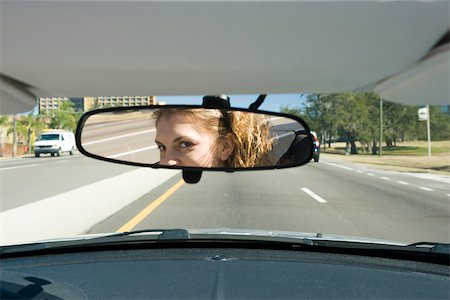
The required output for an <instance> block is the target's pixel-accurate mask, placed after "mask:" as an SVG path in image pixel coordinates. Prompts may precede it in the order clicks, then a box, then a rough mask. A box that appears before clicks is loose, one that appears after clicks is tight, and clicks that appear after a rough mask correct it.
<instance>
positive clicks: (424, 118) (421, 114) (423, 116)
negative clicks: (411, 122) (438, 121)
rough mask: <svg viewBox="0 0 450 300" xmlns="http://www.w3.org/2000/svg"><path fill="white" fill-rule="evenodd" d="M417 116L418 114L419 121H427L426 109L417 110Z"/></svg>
mask: <svg viewBox="0 0 450 300" xmlns="http://www.w3.org/2000/svg"><path fill="white" fill-rule="evenodd" d="M418 114H419V121H427V120H428V108H427V107H422V108H419V111H418Z"/></svg>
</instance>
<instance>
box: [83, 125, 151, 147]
mask: <svg viewBox="0 0 450 300" xmlns="http://www.w3.org/2000/svg"><path fill="white" fill-rule="evenodd" d="M152 131H156V129H149V130H142V131H138V132H133V133H128V134H123V135H118V136H115V137H110V138H106V139H101V140H96V141H92V142H87V143H83V146H87V145H92V144H98V143H103V142H108V141H112V140H117V139H121V138H124V137H129V136H133V135H138V134H144V133H148V132H152Z"/></svg>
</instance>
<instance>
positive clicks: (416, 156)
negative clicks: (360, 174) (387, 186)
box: [321, 141, 450, 175]
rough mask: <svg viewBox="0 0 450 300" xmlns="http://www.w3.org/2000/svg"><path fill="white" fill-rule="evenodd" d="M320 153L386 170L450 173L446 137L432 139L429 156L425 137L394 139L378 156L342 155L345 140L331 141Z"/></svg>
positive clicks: (448, 146)
mask: <svg viewBox="0 0 450 300" xmlns="http://www.w3.org/2000/svg"><path fill="white" fill-rule="evenodd" d="M321 155H323V156H324V157H329V158H334V159H339V160H344V161H349V162H356V163H363V164H370V165H373V166H375V167H379V168H383V169H389V170H397V171H405V172H422V173H436V174H441V175H450V141H436V142H433V141H432V142H431V157H430V158H428V144H427V142H426V141H416V142H404V143H398V144H397V147H383V151H382V156H381V157H379V156H378V155H372V154H371V153H360V154H357V155H345V143H334V144H332V145H331V148H327V150H326V151H323V152H322V153H321Z"/></svg>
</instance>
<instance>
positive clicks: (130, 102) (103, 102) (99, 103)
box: [84, 96, 157, 111]
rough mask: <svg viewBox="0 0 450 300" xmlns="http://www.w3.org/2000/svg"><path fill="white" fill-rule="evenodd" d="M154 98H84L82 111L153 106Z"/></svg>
mask: <svg viewBox="0 0 450 300" xmlns="http://www.w3.org/2000/svg"><path fill="white" fill-rule="evenodd" d="M155 104H157V103H156V97H155V96H99V97H84V110H85V111H86V110H90V109H92V108H95V107H115V106H140V105H155Z"/></svg>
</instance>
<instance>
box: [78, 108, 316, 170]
mask: <svg viewBox="0 0 450 300" xmlns="http://www.w3.org/2000/svg"><path fill="white" fill-rule="evenodd" d="M158 108H182V109H219V110H231V111H243V112H249V113H259V114H266V115H271V116H278V117H284V118H288V119H291V120H294V121H297V122H299V123H300V124H301V125H302V126H303V127H304V130H302V131H300V132H301V133H302V134H306V135H307V138H308V139H309V142H310V145H311V151H310V153H309V155H308V157H307V158H306V160H305V161H303V162H299V163H292V164H285V165H279V166H276V165H272V166H263V167H261V166H259V167H253V168H242V169H237V168H230V167H226V168H223V167H214V168H204V167H178V166H164V165H157V164H146V163H138V162H131V161H123V160H117V159H114V158H107V157H103V156H99V155H96V154H92V153H90V152H88V151H86V149H84V148H83V145H82V144H81V133H82V131H83V127H84V124H85V123H86V120H87V119H88V118H89V117H91V116H92V115H95V114H99V113H105V112H113V113H127V112H134V111H139V110H154V109H158ZM75 143H76V146H77V148H78V151H80V153H82V154H83V155H85V156H87V157H90V158H94V159H98V160H102V161H107V162H111V163H117V164H122V165H128V166H135V167H147V168H152V169H171V170H187V171H190V170H192V171H222V172H223V171H225V172H241V171H255V170H275V169H286V168H293V167H298V166H302V165H304V164H307V163H308V162H309V161H310V160H311V159H312V157H313V152H314V145H313V143H314V138H313V135H312V134H311V132H310V129H309V126H308V124H306V122H305V121H304V120H303V119H301V118H299V117H297V116H294V115H290V114H285V113H279V112H271V111H265V110H259V109H258V110H251V109H248V108H239V107H227V108H218V107H215V106H203V105H177V104H174V105H151V106H148V105H144V106H142V105H141V106H126V107H125V106H123V107H108V108H98V109H94V110H91V111H88V112H86V113H84V114H83V115H82V116H81V118H80V120H79V121H78V124H77V130H76V133H75Z"/></svg>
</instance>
